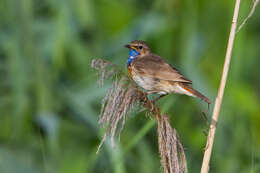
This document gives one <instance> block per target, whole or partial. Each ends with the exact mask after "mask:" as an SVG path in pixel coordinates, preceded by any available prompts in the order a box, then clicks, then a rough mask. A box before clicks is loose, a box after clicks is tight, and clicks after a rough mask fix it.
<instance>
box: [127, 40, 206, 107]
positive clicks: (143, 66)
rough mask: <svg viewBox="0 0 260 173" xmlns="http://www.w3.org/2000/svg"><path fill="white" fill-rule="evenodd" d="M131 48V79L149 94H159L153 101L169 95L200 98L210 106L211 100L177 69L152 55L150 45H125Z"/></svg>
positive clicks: (129, 65)
mask: <svg viewBox="0 0 260 173" xmlns="http://www.w3.org/2000/svg"><path fill="white" fill-rule="evenodd" d="M125 47H127V48H129V57H128V60H127V68H128V72H129V75H130V77H131V78H132V79H133V80H134V81H135V82H136V83H137V85H138V86H140V87H142V88H143V89H145V90H146V91H147V94H159V95H160V96H159V97H158V98H156V99H155V100H153V102H155V101H157V100H159V99H160V98H161V97H163V96H165V95H167V94H169V93H178V94H185V95H188V96H192V97H199V98H201V99H202V100H203V101H205V102H207V103H208V104H210V100H209V99H208V98H207V97H205V96H204V95H203V94H201V93H200V92H198V91H196V90H195V89H193V88H192V86H191V84H192V81H191V80H188V79H187V78H185V77H184V76H183V75H182V74H181V73H180V72H179V71H178V70H177V69H176V68H175V67H173V66H172V65H170V64H168V63H167V62H166V61H165V60H164V59H162V58H161V57H160V56H158V55H156V54H154V53H152V51H151V49H150V47H149V46H148V44H147V43H146V42H144V41H141V40H135V41H132V42H131V43H130V44H127V45H125Z"/></svg>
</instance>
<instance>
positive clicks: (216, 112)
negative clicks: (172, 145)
mask: <svg viewBox="0 0 260 173" xmlns="http://www.w3.org/2000/svg"><path fill="white" fill-rule="evenodd" d="M239 6H240V0H236V4H235V9H234V15H233V20H232V25H231V29H230V35H229V40H228V46H227V51H226V57H225V63H224V68H223V72H222V78H221V82H220V86H219V90H218V95H217V97H216V101H215V105H214V109H213V113H212V120H211V124H210V129H209V134H208V138H207V144H206V147H205V152H204V157H203V162H202V167H201V171H200V172H201V173H207V172H208V171H209V162H210V157H211V152H212V146H213V142H214V137H215V132H216V125H217V122H218V118H219V112H220V109H221V104H222V99H223V95H224V90H225V86H226V81H227V76H228V70H229V64H230V60H231V53H232V48H233V44H234V39H235V35H236V26H237V18H238V12H239Z"/></svg>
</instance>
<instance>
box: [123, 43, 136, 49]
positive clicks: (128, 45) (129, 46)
mask: <svg viewBox="0 0 260 173" xmlns="http://www.w3.org/2000/svg"><path fill="white" fill-rule="evenodd" d="M125 47H126V48H128V49H134V50H136V48H135V47H134V46H131V45H130V44H127V45H125Z"/></svg>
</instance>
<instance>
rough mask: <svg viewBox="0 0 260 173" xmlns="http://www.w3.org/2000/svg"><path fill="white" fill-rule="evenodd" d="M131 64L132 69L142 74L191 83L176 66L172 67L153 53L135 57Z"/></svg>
mask: <svg viewBox="0 0 260 173" xmlns="http://www.w3.org/2000/svg"><path fill="white" fill-rule="evenodd" d="M132 65H133V69H134V70H135V71H136V72H137V73H139V74H141V75H143V76H147V77H154V78H157V79H163V80H169V81H176V82H185V83H191V81H190V80H188V79H186V78H185V77H184V76H183V75H182V74H181V73H180V72H179V71H178V70H177V69H176V68H174V67H172V66H171V65H169V64H168V63H167V62H166V61H165V60H163V59H162V58H161V57H159V56H157V55H155V54H150V55H147V56H144V57H140V58H136V59H135V60H134V61H133V64H132Z"/></svg>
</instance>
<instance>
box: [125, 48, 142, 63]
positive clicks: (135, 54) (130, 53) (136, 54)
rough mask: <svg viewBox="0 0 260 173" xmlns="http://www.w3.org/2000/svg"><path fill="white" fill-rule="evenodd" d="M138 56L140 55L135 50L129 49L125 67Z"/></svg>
mask: <svg viewBox="0 0 260 173" xmlns="http://www.w3.org/2000/svg"><path fill="white" fill-rule="evenodd" d="M138 55H140V53H138V52H137V51H136V50H134V49H130V50H129V57H128V59H127V67H128V66H129V65H130V64H131V62H132V61H133V60H134V59H135V58H136V57H137V56H138Z"/></svg>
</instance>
